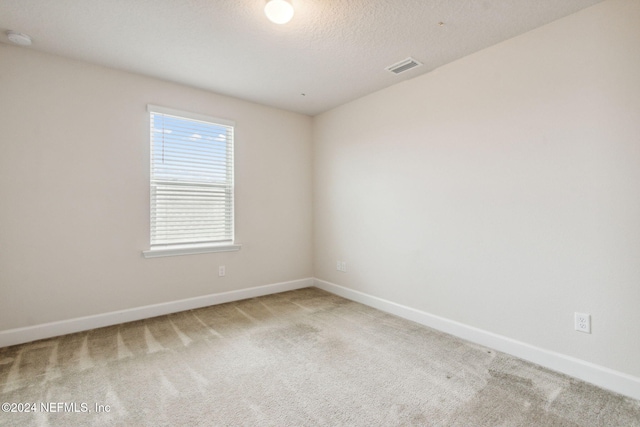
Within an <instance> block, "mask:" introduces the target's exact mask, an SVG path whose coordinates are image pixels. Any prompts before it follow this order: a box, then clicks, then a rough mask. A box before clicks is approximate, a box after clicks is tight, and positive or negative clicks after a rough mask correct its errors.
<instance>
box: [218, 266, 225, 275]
mask: <svg viewBox="0 0 640 427" xmlns="http://www.w3.org/2000/svg"><path fill="white" fill-rule="evenodd" d="M225 274H227V271H226V269H225V268H224V265H221V266H220V267H218V276H219V277H223V276H224V275H225Z"/></svg>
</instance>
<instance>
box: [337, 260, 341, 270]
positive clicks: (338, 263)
mask: <svg viewBox="0 0 640 427" xmlns="http://www.w3.org/2000/svg"><path fill="white" fill-rule="evenodd" d="M336 270H338V271H342V263H341V262H340V261H336Z"/></svg>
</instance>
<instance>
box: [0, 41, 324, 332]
mask: <svg viewBox="0 0 640 427" xmlns="http://www.w3.org/2000/svg"><path fill="white" fill-rule="evenodd" d="M147 103H152V104H156V105H163V106H167V107H171V108H176V109H182V110H187V111H193V112H197V113H202V114H207V115H211V116H216V117H223V118H229V119H232V120H235V121H236V237H237V240H238V242H240V243H241V244H242V245H243V247H242V249H241V250H240V251H239V252H228V253H215V254H203V255H191V256H178V257H170V258H156V259H144V258H142V255H141V251H142V250H144V249H148V241H149V185H148V179H149V124H148V113H147V111H146V105H147ZM0 131H1V133H0V331H1V330H5V329H10V328H16V327H23V326H31V325H37V324H41V323H45V322H51V321H57V320H63V319H70V318H76V317H79V316H85V315H92V314H101V313H105V312H109V311H114V310H120V309H125V308H132V307H139V306H143V305H148V304H155V303H161V302H168V301H175V300H179V299H183V298H189V297H195V296H200V295H206V294H212V293H217V292H223V291H229V290H237V289H242V288H248V287H252V286H259V285H265V284H272V283H278V282H282V281H288V280H295V279H301V278H305V277H311V276H312V275H313V271H312V254H311V231H312V230H311V218H312V213H311V194H310V193H311V172H310V165H311V158H310V154H311V153H310V152H311V140H310V138H311V118H310V117H307V116H304V115H299V114H293V113H289V112H284V111H281V110H277V109H274V108H269V107H265V106H261V105H257V104H252V103H249V102H245V101H240V100H237V99H233V98H228V97H224V96H219V95H215V94H212V93H208V92H204V91H200V90H196V89H192V88H188V87H184V86H180V85H176V84H171V83H167V82H163V81H159V80H154V79H151V78H146V77H142V76H138V75H133V74H128V73H124V72H120V71H115V70H110V69H106V68H102V67H97V66H93V65H89V64H85V63H82V62H75V61H70V60H66V59H63V58H59V57H55V56H50V55H46V54H41V53H37V52H35V51H33V50H30V49H24V48H17V47H13V46H7V45H4V44H0ZM221 264H224V265H226V277H224V278H219V277H218V265H221Z"/></svg>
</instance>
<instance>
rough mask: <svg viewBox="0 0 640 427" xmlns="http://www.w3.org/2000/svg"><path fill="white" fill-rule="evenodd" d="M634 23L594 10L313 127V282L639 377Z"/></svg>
mask: <svg viewBox="0 0 640 427" xmlns="http://www.w3.org/2000/svg"><path fill="white" fill-rule="evenodd" d="M639 22H640V2H638V1H634V0H623V1H618V0H611V1H606V2H603V3H600V4H598V5H596V6H594V7H591V8H588V9H586V10H584V11H582V12H580V13H578V14H576V15H572V16H569V17H567V18H565V19H562V20H560V21H556V22H554V23H552V24H550V25H547V26H545V27H542V28H540V29H537V30H535V31H532V32H529V33H527V34H525V35H523V36H520V37H517V38H515V39H512V40H509V41H506V42H504V43H501V44H499V45H496V46H494V47H492V48H489V49H486V50H484V51H481V52H479V53H477V54H474V55H471V56H469V57H466V58H464V59H461V60H459V61H457V62H454V63H452V64H449V65H447V66H444V67H442V68H440V69H437V70H435V71H434V72H431V73H429V74H426V75H423V76H421V77H418V78H415V79H413V80H410V81H406V82H404V83H401V84H399V85H396V86H393V87H390V88H388V89H386V90H383V91H380V92H377V93H374V94H372V95H370V96H367V97H364V98H362V99H359V100H357V101H354V102H351V103H349V104H347V105H344V106H341V107H339V108H336V109H334V110H332V111H329V112H327V113H325V114H322V115H320V116H318V117H316V118H315V120H314V152H313V158H314V212H315V217H314V223H315V226H314V233H315V275H316V277H318V278H319V279H323V280H326V281H329V282H333V283H336V284H338V285H342V286H345V287H348V288H352V289H354V290H358V291H362V292H365V293H368V294H370V295H374V296H378V297H381V298H384V299H387V300H390V301H393V302H396V303H399V304H404V305H407V306H410V307H413V308H416V309H419V310H423V311H426V312H429V313H432V314H435V315H438V316H442V317H445V318H447V319H452V320H455V321H458V322H462V323H464V324H467V325H471V326H474V327H477V328H480V329H483V330H486V331H489V332H493V333H497V334H501V335H503V336H506V337H510V338H513V339H516V340H519V341H522V342H525V343H528V344H532V345H534V346H537V347H541V348H543V349H547V350H551V351H555V352H559V353H562V354H565V355H569V356H575V357H577V358H580V359H583V360H585V361H590V362H593V363H596V364H599V365H602V366H605V367H608V368H611V369H615V370H619V371H622V372H625V373H628V374H631V375H635V376H639V375H640V364H639V363H638V361H639V360H640V339H639V337H640V335H638V328H637V325H640V25H638V23H639ZM338 259H342V260H345V261H346V262H347V271H348V272H347V273H346V274H345V273H340V272H337V271H336V268H335V264H336V260H338ZM576 311H580V312H586V313H590V314H591V315H592V322H593V333H592V334H591V335H587V334H582V333H579V332H576V331H574V330H573V314H574V312H576Z"/></svg>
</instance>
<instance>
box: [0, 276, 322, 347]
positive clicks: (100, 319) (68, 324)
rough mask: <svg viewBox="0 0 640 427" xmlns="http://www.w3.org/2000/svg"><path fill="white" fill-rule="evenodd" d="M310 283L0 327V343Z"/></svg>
mask: <svg viewBox="0 0 640 427" xmlns="http://www.w3.org/2000/svg"><path fill="white" fill-rule="evenodd" d="M310 286H313V278H306V279H299V280H292V281H290V282H282V283H274V284H271V285H264V286H256V287H253V288H247V289H240V290H237V291H229V292H221V293H218V294H209V295H203V296H200V297H194V298H187V299H182V300H178V301H170V302H165V303H161V304H153V305H146V306H143V307H136V308H130V309H127V310H120V311H112V312H109V313H103V314H97V315H93V316H86V317H78V318H75V319H68V320H61V321H59V322H51V323H44V324H40V325H34V326H27V327H24V328H16V329H8V330H5V331H0V347H7V346H10V345H15V344H22V343H26V342H31V341H36V340H40V339H43V338H51V337H56V336H58V335H64V334H71V333H74V332H81V331H86V330H89V329H94V328H102V327H104V326H111V325H117V324H119V323H124V322H131V321H134V320H141V319H148V318H150V317H155V316H162V315H164V314H170V313H176V312H179V311H185V310H192V309H194V308H201V307H207V306H210V305H216V304H223V303H225V302H232V301H238V300H243V299H247V298H255V297H260V296H263V295H270V294H276V293H279V292H285V291H292V290H294V289H300V288H307V287H310Z"/></svg>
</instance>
